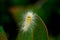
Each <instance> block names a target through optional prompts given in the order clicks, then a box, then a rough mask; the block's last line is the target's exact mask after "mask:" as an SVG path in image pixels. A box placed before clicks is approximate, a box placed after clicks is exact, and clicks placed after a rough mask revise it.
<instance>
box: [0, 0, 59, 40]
mask: <svg viewBox="0 0 60 40" xmlns="http://www.w3.org/2000/svg"><path fill="white" fill-rule="evenodd" d="M31 1H32V0H31ZM31 1H29V0H0V4H1V5H0V32H2V33H3V32H4V31H3V28H2V26H3V24H4V23H5V24H6V23H11V22H12V24H13V22H14V21H13V18H12V17H11V15H10V14H8V11H7V10H8V8H9V7H10V6H18V5H20V6H27V5H29V4H34V2H36V0H34V1H32V2H31ZM44 1H45V0H44ZM38 15H39V16H40V17H41V18H42V19H43V21H44V22H45V24H46V26H47V29H48V33H49V40H60V28H59V27H60V0H46V2H45V3H44V4H43V5H42V7H41V8H39V10H38ZM1 25H2V26H1ZM8 25H9V24H8ZM12 29H13V28H12Z"/></svg>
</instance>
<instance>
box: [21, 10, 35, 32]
mask: <svg viewBox="0 0 60 40" xmlns="http://www.w3.org/2000/svg"><path fill="white" fill-rule="evenodd" d="M33 20H34V14H33V12H32V11H28V12H27V13H26V16H25V21H24V22H23V25H24V26H23V27H22V30H23V31H25V32H26V31H28V29H29V28H31V27H30V25H31V23H32V22H33ZM30 30H31V29H30Z"/></svg>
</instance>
